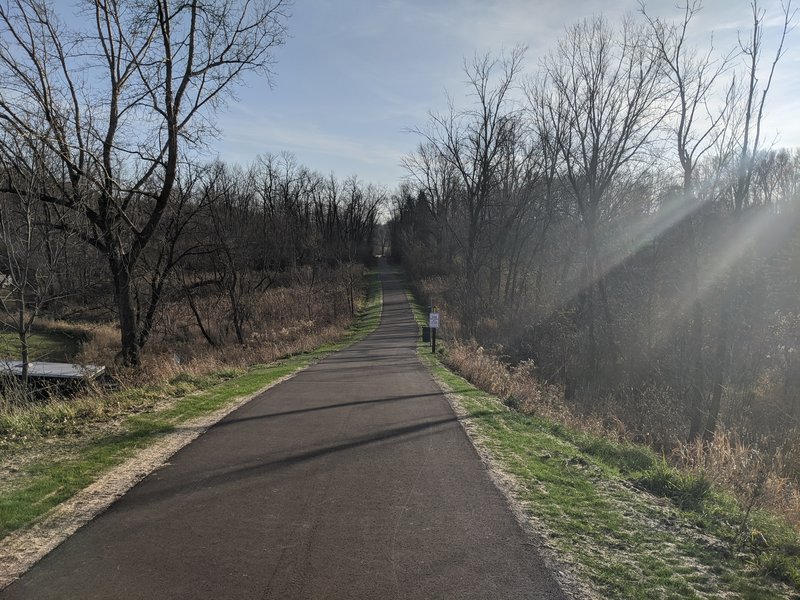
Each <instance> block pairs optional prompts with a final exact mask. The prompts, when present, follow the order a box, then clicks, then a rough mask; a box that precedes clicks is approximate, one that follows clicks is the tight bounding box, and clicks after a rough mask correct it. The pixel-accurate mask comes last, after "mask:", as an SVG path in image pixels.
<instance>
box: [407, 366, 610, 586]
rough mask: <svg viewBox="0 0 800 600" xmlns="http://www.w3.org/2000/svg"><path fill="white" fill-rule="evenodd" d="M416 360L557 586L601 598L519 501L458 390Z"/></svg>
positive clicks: (511, 481)
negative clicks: (534, 544)
mask: <svg viewBox="0 0 800 600" xmlns="http://www.w3.org/2000/svg"><path fill="white" fill-rule="evenodd" d="M420 362H422V363H423V365H424V366H425V367H426V369H427V371H428V373H430V375H431V377H432V378H433V380H434V381H435V382H436V384H437V385H438V386H439V388H441V390H442V393H443V394H444V396H445V398H447V401H448V402H449V403H450V407H451V408H452V409H453V412H454V413H455V414H456V417H458V422H459V423H460V424H461V427H462V429H463V430H464V433H466V434H467V437H468V438H469V440H470V442H471V443H472V446H473V447H474V448H475V451H476V452H477V453H478V456H480V458H481V461H482V462H483V464H484V465H485V466H486V470H487V472H488V473H489V477H490V478H491V480H492V482H493V483H494V485H495V487H497V489H498V490H500V492H501V493H502V494H503V496H504V497H505V499H506V503H507V504H508V507H509V509H510V510H511V513H512V514H513V515H514V518H515V519H516V521H517V523H518V524H519V525H520V527H522V529H523V530H524V531H525V533H526V535H527V536H528V537H529V538H530V539H531V540H533V541H535V542H536V549H537V550H538V551H539V554H540V556H541V557H542V559H543V560H544V563H545V565H546V566H547V568H548V569H549V570H550V572H551V573H552V574H553V576H554V577H555V579H556V582H557V583H558V585H559V586H560V587H561V590H562V591H563V592H564V593H565V594H566V595H567V596H569V597H570V598H573V599H574V600H601V599H600V597H599V596H598V595H597V594H596V593H595V592H593V591H592V589H591V588H590V587H589V586H588V585H587V584H586V583H585V581H584V580H583V578H582V577H581V576H580V574H579V573H578V571H577V570H576V569H575V567H574V566H572V565H569V564H567V563H565V562H564V560H563V558H562V557H561V555H560V553H559V552H558V550H557V549H556V548H555V546H553V545H552V544H550V543H549V541H548V540H549V532H548V530H547V528H546V527H545V526H544V524H543V523H541V522H540V521H539V520H538V519H537V518H536V516H535V515H533V514H531V511H529V510H527V509H526V506H525V504H524V503H523V502H520V501H519V500H518V499H517V498H516V495H515V490H516V489H517V487H518V483H517V481H516V479H515V478H514V477H513V476H512V475H510V474H508V473H506V472H505V471H504V470H503V469H502V467H501V466H500V464H499V463H498V461H496V460H495V459H494V457H493V456H492V455H491V453H490V451H489V450H488V449H487V447H486V444H485V441H484V439H483V438H482V436H481V435H480V433H479V432H478V431H477V429H476V427H475V426H474V425H472V424H471V423H470V422H469V419H468V417H469V415H468V414H467V411H466V409H465V408H464V407H463V406H462V405H461V402H460V396H459V394H457V393H455V392H454V391H453V389H452V388H451V387H450V386H449V385H448V384H447V383H446V382H445V381H443V380H442V379H440V378H439V377H437V376H436V374H435V373H433V372H432V371H431V370H430V369H428V368H427V365H425V363H424V361H422V360H421V359H420Z"/></svg>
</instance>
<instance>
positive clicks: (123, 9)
mask: <svg viewBox="0 0 800 600" xmlns="http://www.w3.org/2000/svg"><path fill="white" fill-rule="evenodd" d="M286 8H287V3H286V2H284V0H251V1H248V2H239V1H235V0H213V1H202V2H201V1H198V0H188V1H187V2H180V3H174V2H170V1H168V0H148V1H145V2H140V1H138V0H120V1H117V2H102V1H100V0H91V1H87V2H85V3H84V4H83V9H82V10H83V11H84V14H83V15H82V16H83V17H85V18H84V19H82V20H81V21H80V22H79V23H77V25H76V27H77V28H76V29H72V28H70V27H67V26H66V25H65V24H64V22H63V21H62V20H60V19H59V18H58V16H57V12H56V11H55V9H54V8H53V6H52V5H50V4H49V3H47V2H43V1H40V0H14V1H12V2H2V3H0V39H2V43H0V224H2V228H0V229H1V230H2V231H1V233H2V239H1V240H0V278H2V283H3V293H2V298H3V301H4V305H3V306H4V308H5V309H6V311H5V312H6V313H7V314H6V323H7V324H11V325H13V326H14V328H15V329H16V330H17V332H18V334H19V336H20V339H21V341H22V346H23V355H24V356H27V354H26V352H25V348H26V347H27V344H26V339H27V336H28V335H29V333H30V331H31V327H32V326H33V322H34V320H35V319H36V316H37V315H38V314H39V313H40V312H41V311H42V310H43V309H48V310H50V311H51V312H54V314H58V313H59V310H60V314H62V315H63V314H64V311H65V310H67V308H66V307H67V306H69V307H71V308H70V310H77V311H81V310H85V309H87V308H88V307H92V308H95V309H97V308H105V309H106V310H107V312H108V313H109V314H111V315H113V316H114V318H115V319H116V321H117V323H118V325H119V331H120V353H119V359H120V361H121V362H122V363H124V364H126V365H131V366H136V365H138V364H139V363H140V361H141V350H142V348H143V347H145V345H146V344H147V342H148V339H149V338H150V335H151V332H152V330H153V326H154V323H155V322H156V321H157V320H158V319H159V317H160V309H161V306H162V303H163V300H164V298H165V297H166V296H170V297H171V298H174V297H175V295H176V294H177V295H180V296H182V297H183V298H184V299H185V301H186V302H187V303H189V304H192V303H193V302H194V300H195V299H196V298H197V295H198V294H205V295H207V294H219V295H220V296H224V297H225V298H226V299H227V303H228V304H229V313H230V315H231V317H230V318H231V320H232V323H233V328H234V330H235V332H236V337H237V339H238V340H239V342H240V343H243V342H244V339H245V333H244V327H245V323H246V321H247V317H246V315H245V314H244V306H243V303H242V299H243V298H244V297H245V296H247V295H248V294H251V293H252V292H254V291H257V290H263V289H264V288H265V286H268V285H269V284H270V281H271V278H272V277H273V276H274V275H275V273H279V272H285V271H287V270H291V269H295V268H301V267H306V266H309V265H314V266H317V265H326V264H327V265H333V264H335V263H341V262H347V261H356V260H362V259H365V258H367V257H369V256H371V242H372V240H371V238H372V232H373V228H374V225H375V221H376V216H377V206H378V204H379V203H380V201H381V199H382V195H381V192H380V191H379V190H376V189H374V188H371V187H369V186H365V185H363V184H362V183H360V182H358V181H357V180H355V179H348V180H345V181H339V180H337V179H335V178H333V177H323V176H320V175H318V174H315V173H312V172H310V171H308V170H307V169H304V168H302V167H299V166H298V165H296V164H295V163H294V161H293V160H292V159H291V158H290V157H265V158H263V159H260V160H259V161H257V162H256V164H254V165H253V166H251V167H249V168H246V169H245V168H239V167H233V166H230V165H224V164H221V163H218V164H212V165H205V164H202V161H200V160H199V159H198V158H197V156H199V155H200V154H201V152H199V151H201V150H202V142H203V140H204V139H206V138H207V136H208V135H209V134H210V133H213V131H214V122H213V116H214V113H215V111H216V110H217V109H218V108H219V107H220V106H221V105H222V104H223V103H224V102H225V100H226V99H227V98H228V97H229V95H230V94H231V92H232V90H233V89H235V86H236V85H237V84H239V83H240V82H241V79H242V77H243V76H244V75H245V74H247V73H257V74H261V75H262V76H264V77H266V78H268V79H269V78H270V76H271V73H272V72H271V68H272V65H273V63H274V60H275V57H274V50H275V48H276V47H278V46H280V45H281V44H283V42H284V39H285V34H286V21H287V18H288V17H287V14H286ZM67 296H69V298H70V300H69V302H66V301H65V298H66V297H67ZM59 303H60V304H59ZM351 304H352V302H351ZM57 306H61V309H58V310H57V309H56V307H57ZM195 307H196V305H195ZM198 314H199V313H198ZM199 318H200V317H199V316H198V319H199ZM24 362H27V360H25V361H24Z"/></svg>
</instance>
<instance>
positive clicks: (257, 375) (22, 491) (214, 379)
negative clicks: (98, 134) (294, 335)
mask: <svg viewBox="0 0 800 600" xmlns="http://www.w3.org/2000/svg"><path fill="white" fill-rule="evenodd" d="M382 304H383V296H382V289H381V284H380V281H379V280H378V278H377V275H376V274H375V273H372V274H371V275H370V278H369V281H368V285H367V301H366V304H365V307H364V309H363V310H362V311H361V313H360V314H359V315H358V316H357V317H356V319H355V322H354V323H353V325H352V326H351V327H350V329H349V330H348V332H347V334H346V335H345V336H343V338H342V339H341V340H339V341H337V342H335V343H331V344H326V345H324V346H321V347H319V348H316V349H315V350H313V351H311V352H306V353H303V354H297V355H294V356H290V357H287V358H285V359H283V360H280V361H277V362H275V363H272V364H269V365H256V366H254V367H252V368H250V369H249V370H248V371H247V372H245V373H244V374H241V375H238V376H237V375H235V374H234V373H232V372H230V371H227V372H226V371H221V372H218V373H212V374H210V375H205V376H201V377H192V376H179V378H178V380H180V381H177V382H173V383H177V384H178V387H180V384H181V383H185V384H186V385H187V389H190V390H193V393H190V394H187V395H186V396H184V397H182V398H180V399H179V400H178V401H177V402H174V403H172V404H171V406H169V407H168V408H164V409H161V410H157V411H153V412H143V413H141V414H136V415H132V416H129V417H127V418H126V419H125V420H124V421H123V424H122V427H121V430H119V431H117V432H115V433H113V434H109V435H106V436H103V437H99V438H92V439H91V440H89V441H88V442H87V444H86V445H85V446H84V447H83V448H81V450H80V452H79V453H78V456H77V457H76V456H72V457H70V458H68V459H62V460H46V461H43V462H38V463H35V464H32V465H29V466H26V467H25V478H24V484H23V485H21V486H17V487H15V488H14V489H12V490H9V491H7V492H4V493H2V494H0V537H4V536H6V535H8V534H9V533H11V532H12V531H15V530H17V529H20V528H22V527H25V526H27V525H28V524H30V523H32V522H33V521H35V520H36V519H38V518H40V517H41V516H42V515H44V514H45V513H47V512H48V511H49V510H51V509H52V508H54V507H55V506H57V505H58V504H60V503H61V502H64V501H65V500H67V499H68V498H70V497H72V496H73V495H74V494H75V493H77V492H78V491H80V490H82V489H83V488H85V487H86V486H88V485H90V484H91V483H92V482H94V481H95V480H97V478H98V477H100V476H101V475H102V474H103V473H104V472H106V471H108V470H109V469H110V468H112V467H114V466H117V465H119V464H121V463H122V462H123V461H125V460H126V459H128V458H130V457H131V456H133V455H134V454H135V453H136V451H138V450H139V449H141V448H144V447H146V446H147V445H149V444H151V443H153V442H154V441H156V440H157V439H158V438H159V437H161V436H163V435H164V434H168V433H170V432H172V431H174V430H175V428H176V427H177V426H179V425H181V424H182V423H185V422H186V421H189V420H191V419H193V418H196V417H200V416H202V415H205V414H208V413H211V412H214V411H215V410H218V409H220V408H222V407H224V406H226V405H228V404H230V403H232V402H233V401H235V400H236V399H237V398H241V397H243V396H247V395H250V394H253V393H255V392H257V391H258V390H260V389H262V388H264V387H266V386H268V385H269V384H270V383H272V382H274V381H276V380H278V379H280V378H281V377H284V376H286V375H290V374H292V373H294V372H296V371H299V370H300V369H304V368H305V367H307V366H309V365H310V364H312V363H314V362H316V361H318V360H320V359H322V358H323V357H325V356H326V355H328V354H330V353H331V352H334V351H336V350H341V349H342V348H345V347H347V346H349V345H350V344H353V343H355V342H357V341H359V340H361V339H363V338H364V337H366V336H367V335H368V334H369V333H371V332H372V331H374V330H375V329H376V328H377V327H378V324H379V323H380V317H381V309H382ZM128 393H131V394H136V393H138V392H137V391H136V390H131V391H129V392H128Z"/></svg>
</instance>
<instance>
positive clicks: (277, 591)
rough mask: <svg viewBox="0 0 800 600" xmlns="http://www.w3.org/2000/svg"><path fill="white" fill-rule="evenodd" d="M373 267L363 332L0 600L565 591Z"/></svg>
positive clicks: (191, 450) (242, 415)
mask: <svg viewBox="0 0 800 600" xmlns="http://www.w3.org/2000/svg"><path fill="white" fill-rule="evenodd" d="M382 277H383V280H384V311H383V319H382V322H381V325H380V327H379V328H378V330H377V331H376V332H375V333H373V334H372V335H370V336H369V337H367V338H366V339H365V340H363V341H362V342H359V343H358V344H355V345H354V346H352V347H350V348H349V349H347V350H343V351H341V352H338V353H336V354H333V355H331V356H329V357H328V358H326V359H325V360H323V361H321V362H319V363H318V364H316V365H314V366H312V367H311V368H309V369H307V370H306V371H304V372H303V373H301V374H299V375H298V376H297V377H295V378H293V379H290V380H289V381H286V382H285V383H283V384H281V385H279V386H277V387H275V388H273V389H271V390H269V391H268V392H266V393H264V394H262V395H261V396H259V397H258V398H256V399H255V400H253V401H251V402H250V403H248V404H246V405H245V406H244V407H242V408H241V409H239V410H237V411H235V412H233V413H231V414H230V415H229V416H228V417H227V418H226V419H224V420H223V421H222V422H220V423H219V424H218V425H217V426H215V427H213V428H212V429H211V430H209V431H208V432H207V433H206V434H204V435H203V436H201V437H200V438H198V439H197V440H196V441H195V442H193V443H192V444H190V445H189V446H187V447H186V448H184V449H183V450H181V451H180V452H179V453H177V454H176V455H175V456H174V457H173V458H172V460H171V462H170V464H169V465H168V466H166V467H164V468H162V469H160V470H158V471H156V472H155V473H153V474H152V475H150V476H149V477H147V478H146V479H145V480H144V481H142V482H141V483H140V484H139V485H138V486H136V487H135V488H134V489H132V490H131V491H130V492H129V493H128V494H127V495H126V496H125V497H124V498H122V499H121V500H120V501H119V502H117V503H116V504H114V505H113V506H112V507H111V508H110V509H109V510H108V511H106V512H105V513H104V514H103V515H101V516H99V517H98V518H97V519H95V520H94V521H92V522H91V523H90V524H88V525H87V526H86V527H84V528H83V529H81V530H80V531H78V532H77V533H76V534H75V535H74V536H72V537H71V538H70V539H69V540H67V541H66V542H65V543H64V544H62V545H61V546H60V547H59V548H57V549H56V550H55V551H53V552H52V553H50V554H49V555H48V556H47V557H45V558H44V559H43V560H42V561H41V562H39V563H38V564H37V565H36V566H35V567H34V568H33V569H31V570H30V571H29V572H28V573H27V574H26V575H24V576H23V577H22V578H21V579H20V580H18V581H17V582H15V583H14V584H12V585H11V586H9V587H8V588H6V590H5V591H4V592H2V593H0V598H2V599H3V600H6V599H10V598H30V599H36V600H45V599H47V598H58V599H84V598H86V599H88V598H104V599H108V598H120V599H128V598H143V599H154V598H155V599H162V598H187V599H188V598H213V599H223V598H259V599H260V598H263V599H269V598H275V599H282V600H284V599H300V598H303V599H322V598H324V599H334V598H348V599H354V598H375V599H386V598H403V599H406V598H408V599H414V598H419V599H423V598H424V599H426V600H430V599H436V598H458V599H462V598H463V599H466V598H475V599H482V600H485V599H489V598H503V599H506V598H543V599H544V598H548V599H549V598H563V597H564V596H563V594H562V593H561V592H560V591H559V589H558V587H557V585H556V584H555V582H554V581H553V578H552V576H551V575H550V574H549V573H548V572H547V570H546V568H545V566H544V565H543V563H542V560H541V559H540V558H539V556H538V554H537V552H536V550H535V548H534V547H533V546H532V545H531V540H529V539H527V538H526V536H525V534H524V533H523V531H522V530H521V529H520V527H519V526H518V525H517V523H516V522H515V520H514V518H513V517H512V515H511V513H510V511H509V510H508V508H507V506H506V503H505V500H504V498H503V496H502V495H501V494H500V493H499V492H498V491H497V489H496V488H495V487H494V485H493V484H492V482H491V481H490V479H489V476H488V474H487V473H486V470H485V468H484V466H483V464H482V463H481V461H480V459H479V457H478V455H477V454H476V452H475V450H474V449H473V448H472V446H471V444H470V442H469V440H468V439H467V437H466V435H465V434H464V432H463V431H462V429H461V427H460V425H459V423H458V421H457V420H456V417H455V416H454V414H453V412H452V410H451V408H450V406H449V405H448V403H447V400H446V399H445V398H444V397H443V396H442V394H441V393H440V391H439V389H438V387H437V386H436V384H435V383H434V382H433V380H432V379H431V377H430V375H429V374H428V373H427V371H426V370H425V368H424V367H423V366H422V365H421V363H420V362H419V361H418V359H417V357H416V355H415V341H414V340H415V336H416V331H417V329H416V326H415V325H414V322H413V320H412V315H411V310H410V308H409V306H408V303H407V302H406V299H405V295H404V293H403V291H402V289H401V288H400V286H399V285H398V282H397V281H396V279H395V278H394V277H393V276H391V274H389V273H388V272H384V273H383V275H382Z"/></svg>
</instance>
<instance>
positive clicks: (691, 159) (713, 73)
mask: <svg viewBox="0 0 800 600" xmlns="http://www.w3.org/2000/svg"><path fill="white" fill-rule="evenodd" d="M701 8H702V5H701V3H700V1H699V0H691V1H687V2H686V3H685V4H684V5H683V6H681V7H680V9H681V11H682V15H681V18H680V19H679V20H678V21H676V22H669V21H664V20H662V19H658V18H653V17H651V16H650V15H648V13H647V10H646V7H645V5H644V3H642V4H641V11H642V14H643V15H644V17H645V19H646V21H647V23H648V24H649V26H650V29H651V31H652V34H653V36H652V39H653V46H654V49H655V52H656V53H657V54H658V56H659V57H660V59H661V61H662V63H663V68H664V72H665V75H666V78H667V80H668V81H669V84H670V90H669V92H670V94H671V95H672V96H673V97H674V98H675V101H674V103H673V112H672V114H670V118H669V119H668V120H667V121H666V126H667V129H668V130H669V131H670V133H671V134H672V139H673V144H674V146H673V147H674V148H675V150H676V152H677V158H678V161H679V164H680V168H681V175H682V197H681V198H680V203H681V207H680V209H679V214H680V215H681V218H683V219H684V222H685V226H686V229H687V234H688V238H689V239H688V244H689V246H690V252H689V264H688V271H687V276H688V279H689V287H690V289H689V294H690V296H691V297H692V309H691V316H690V317H688V318H687V319H686V320H687V330H688V340H689V349H688V361H687V362H688V365H689V366H688V368H689V369H690V370H691V376H690V383H689V389H688V396H689V397H688V410H689V416H690V429H689V439H690V440H691V439H695V438H697V437H698V436H699V435H700V433H701V432H702V429H703V426H704V423H703V417H704V416H705V412H704V407H705V404H706V384H705V380H706V374H705V372H706V362H707V361H706V359H705V356H704V352H703V348H704V333H703V331H704V322H705V311H704V308H703V301H702V298H701V295H700V273H699V271H700V267H699V262H698V261H699V257H700V243H699V233H698V228H699V227H700V223H699V221H700V219H701V215H699V214H698V211H700V210H701V208H702V207H703V206H704V205H707V204H708V202H707V200H708V194H707V193H704V190H698V188H697V186H696V181H695V179H696V177H695V172H696V170H697V166H698V163H699V161H701V160H702V159H703V158H704V157H705V156H706V155H707V154H708V153H709V152H711V151H717V152H718V153H721V154H727V151H726V150H727V149H726V148H725V146H727V145H729V144H730V141H731V138H732V135H731V134H732V131H731V130H732V129H733V126H734V119H733V115H732V108H733V107H734V106H735V102H734V100H735V97H736V93H735V92H736V83H735V78H734V79H733V80H732V81H731V83H730V84H729V85H728V86H727V87H726V88H723V90H724V96H723V98H722V101H720V100H719V97H718V88H720V87H721V85H722V78H723V76H724V75H725V74H726V73H728V72H729V71H730V68H731V58H732V56H731V54H727V55H724V56H722V57H719V58H717V57H715V56H714V54H713V52H714V49H713V45H712V47H710V48H709V49H708V51H707V52H705V53H700V52H699V51H698V49H696V48H693V47H691V46H690V45H689V43H688V41H687V33H688V31H689V26H690V25H691V22H692V20H693V18H694V17H695V15H696V14H697V13H698V12H699V11H700V10H701ZM720 146H722V147H720ZM722 166H723V165H721V164H718V167H722ZM721 172H722V168H718V169H717V171H716V173H717V176H719V174H720V173H721ZM713 187H714V186H706V189H708V188H713Z"/></svg>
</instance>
